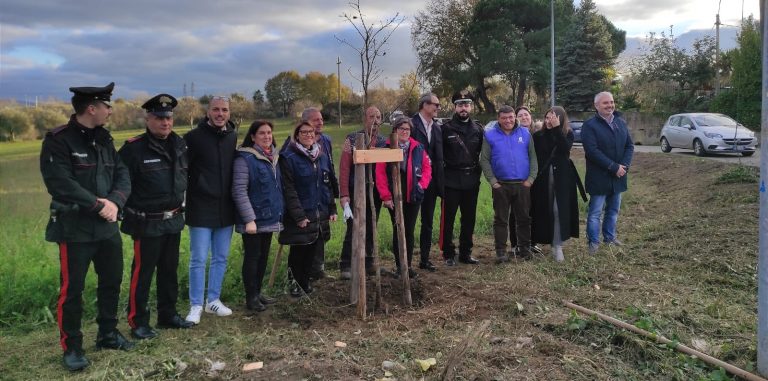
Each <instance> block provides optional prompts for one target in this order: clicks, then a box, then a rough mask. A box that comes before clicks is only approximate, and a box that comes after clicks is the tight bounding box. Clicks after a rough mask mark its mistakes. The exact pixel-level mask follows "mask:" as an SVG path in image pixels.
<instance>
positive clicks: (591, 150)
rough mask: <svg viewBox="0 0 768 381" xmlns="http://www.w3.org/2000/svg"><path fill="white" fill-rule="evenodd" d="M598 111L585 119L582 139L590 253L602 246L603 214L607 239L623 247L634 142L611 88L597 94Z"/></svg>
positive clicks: (604, 231) (606, 240) (607, 242)
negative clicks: (622, 218) (621, 229)
mask: <svg viewBox="0 0 768 381" xmlns="http://www.w3.org/2000/svg"><path fill="white" fill-rule="evenodd" d="M595 110H597V114H596V115H595V116H593V117H592V118H591V119H589V120H587V121H586V122H584V125H583V126H582V130H581V140H582V144H583V146H584V157H585V159H586V161H587V174H586V181H585V185H586V188H587V193H589V196H590V197H589V211H588V212H587V242H588V245H589V254H595V253H597V250H598V249H599V248H600V230H601V229H600V217H601V215H602V214H603V208H605V215H604V217H603V221H602V233H603V242H605V243H606V244H609V245H616V246H621V242H620V241H619V240H618V239H616V221H617V220H618V218H619V209H620V208H621V193H622V192H624V191H626V190H627V173H628V172H629V165H630V163H631V162H632V154H633V153H634V150H635V149H634V144H633V143H632V137H631V136H630V134H629V129H628V128H627V122H626V121H625V120H624V119H623V118H622V117H621V114H620V113H619V112H617V111H616V105H615V104H614V102H613V95H612V94H611V93H609V92H607V91H604V92H601V93H598V94H597V95H595Z"/></svg>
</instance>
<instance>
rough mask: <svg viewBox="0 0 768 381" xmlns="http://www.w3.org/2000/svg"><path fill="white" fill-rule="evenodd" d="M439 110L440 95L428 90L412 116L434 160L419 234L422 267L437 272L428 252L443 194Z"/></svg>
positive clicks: (416, 134)
mask: <svg viewBox="0 0 768 381" xmlns="http://www.w3.org/2000/svg"><path fill="white" fill-rule="evenodd" d="M438 110H440V100H439V99H438V98H437V95H435V94H432V93H426V94H424V95H422V96H421V98H419V112H418V113H416V115H414V116H413V118H411V121H412V122H413V127H414V129H413V134H412V136H413V138H414V139H416V141H418V142H419V143H421V144H422V145H423V146H424V147H425V148H426V151H427V155H428V156H429V160H431V161H432V181H430V183H429V187H427V189H425V190H424V201H422V202H421V233H420V236H419V249H420V252H421V261H420V263H419V268H420V269H424V270H428V271H436V270H437V268H436V267H435V265H434V264H432V262H430V261H429V251H430V250H431V248H432V221H433V219H434V215H435V205H436V204H437V197H438V196H440V197H443V182H444V175H443V133H442V131H441V130H440V125H439V124H438V123H437V121H435V117H436V116H437V112H438Z"/></svg>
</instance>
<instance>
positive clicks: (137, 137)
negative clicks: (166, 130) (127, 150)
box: [125, 134, 144, 143]
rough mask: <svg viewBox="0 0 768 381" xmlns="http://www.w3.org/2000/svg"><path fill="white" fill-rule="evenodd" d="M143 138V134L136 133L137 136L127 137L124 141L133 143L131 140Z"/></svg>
mask: <svg viewBox="0 0 768 381" xmlns="http://www.w3.org/2000/svg"><path fill="white" fill-rule="evenodd" d="M143 138H144V134H141V135H138V136H134V137H132V138H130V139H128V140H126V141H125V142H126V143H133V142H135V141H139V140H141V139H143Z"/></svg>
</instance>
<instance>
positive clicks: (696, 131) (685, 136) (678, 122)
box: [660, 113, 757, 156]
mask: <svg viewBox="0 0 768 381" xmlns="http://www.w3.org/2000/svg"><path fill="white" fill-rule="evenodd" d="M660 142H661V150H662V151H663V152H669V151H672V148H687V149H692V150H693V152H694V153H695V154H696V156H704V155H706V154H708V153H740V154H742V155H743V156H752V155H754V153H755V150H756V147H757V139H756V138H755V133H754V132H752V131H750V130H749V129H748V128H746V127H744V126H742V125H741V124H739V123H738V122H736V121H735V120H733V119H731V118H730V117H728V116H726V115H723V114H713V113H685V114H675V115H672V116H670V117H669V119H667V122H666V123H664V127H662V129H661V139H660Z"/></svg>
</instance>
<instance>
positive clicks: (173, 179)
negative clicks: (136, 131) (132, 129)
mask: <svg viewBox="0 0 768 381" xmlns="http://www.w3.org/2000/svg"><path fill="white" fill-rule="evenodd" d="M118 153H119V154H120V157H121V158H122V159H123V162H124V163H125V165H126V166H127V167H128V170H129V172H130V174H131V189H132V192H131V197H130V198H128V202H127V203H126V204H125V213H124V217H123V224H122V226H121V227H120V230H121V231H122V232H123V233H125V234H130V235H131V236H132V237H134V238H137V237H158V236H161V235H165V234H172V233H178V232H180V231H181V230H182V229H184V215H183V214H182V213H181V212H182V211H181V206H182V203H183V202H184V191H186V190H187V144H186V142H184V139H182V138H181V137H180V136H179V135H177V134H176V133H175V132H171V134H170V135H169V136H168V138H167V139H166V141H163V140H160V139H157V138H155V137H154V136H152V134H150V133H148V132H146V133H143V134H141V135H139V136H136V137H134V138H131V139H128V140H127V141H126V142H125V144H124V145H123V147H122V148H120V151H119V152H118ZM163 212H167V213H168V216H167V217H163V216H162V213H163Z"/></svg>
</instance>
